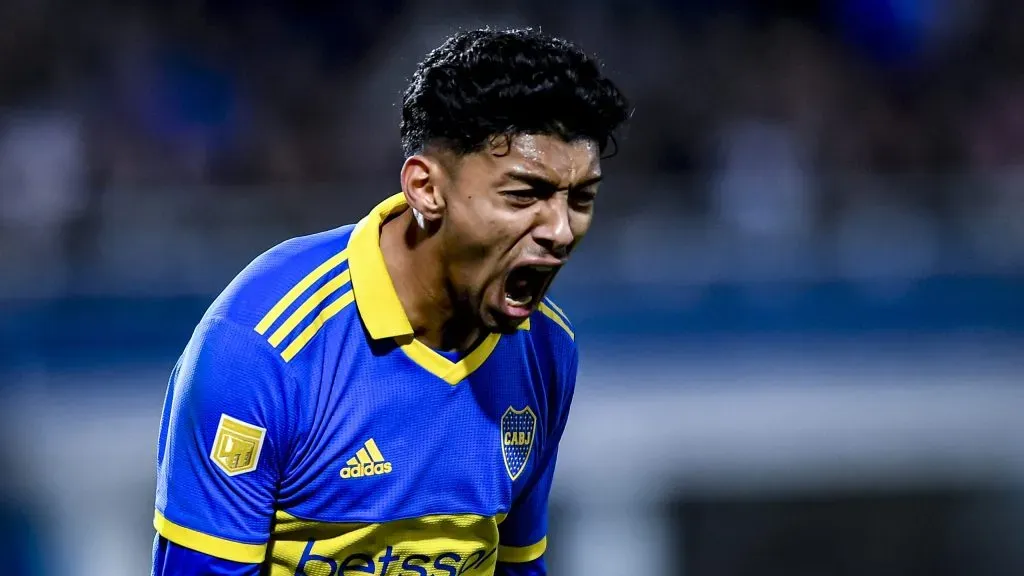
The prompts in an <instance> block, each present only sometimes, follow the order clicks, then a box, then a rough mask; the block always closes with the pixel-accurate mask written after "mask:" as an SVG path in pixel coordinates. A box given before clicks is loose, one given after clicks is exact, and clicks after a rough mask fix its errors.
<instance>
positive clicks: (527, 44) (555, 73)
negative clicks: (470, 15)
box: [401, 28, 630, 156]
mask: <svg viewBox="0 0 1024 576" xmlns="http://www.w3.org/2000/svg"><path fill="white" fill-rule="evenodd" d="M629 115H630V105H629V102H628V101H627V100H626V98H625V97H624V96H623V95H622V92H621V91H620V90H619V89H618V88H617V87H616V86H615V84H614V83H612V81H611V80H609V79H607V78H606V77H604V76H603V75H602V73H601V65H600V63H599V62H598V61H597V60H596V59H595V58H593V57H592V56H590V55H588V54H586V53H585V52H583V50H581V49H580V48H579V47H577V46H576V45H574V44H572V43H571V42H569V41H567V40H564V39H561V38H557V37H553V36H547V35H544V34H542V33H540V32H539V31H536V30H533V29H513V30H493V29H490V28H483V29H478V30H472V31H466V32H460V33H457V34H455V35H453V36H451V37H450V38H448V40H447V41H445V42H444V43H443V44H442V45H441V46H439V47H437V48H435V49H434V50H432V51H431V52H430V53H429V54H427V56H426V57H425V58H424V59H423V61H422V62H420V64H419V66H418V67H417V69H416V73H415V74H414V75H413V78H412V81H411V82H410V83H409V86H408V88H407V89H406V91H405V94H404V97H403V98H402V126H401V132H402V149H403V151H404V152H405V154H406V156H411V155H413V154H417V153H420V152H422V151H423V150H424V149H425V148H426V147H427V146H435V145H436V146H442V147H443V148H444V149H446V150H449V151H452V152H455V153H457V154H467V153H471V152H476V151H479V150H482V149H483V148H484V146H485V145H486V144H487V143H489V142H491V141H492V138H494V137H495V136H502V135H504V136H509V137H511V136H514V135H515V134H550V135H556V136H559V137H560V138H562V139H564V140H565V141H567V142H571V141H573V140H576V139H580V138H585V139H590V140H593V141H595V142H596V143H597V145H598V146H599V147H600V150H601V151H602V153H603V152H604V151H605V149H606V147H607V146H608V144H609V142H614V132H615V131H616V130H617V129H618V128H619V127H620V126H621V125H622V124H623V123H624V122H625V121H626V119H627V118H628V117H629Z"/></svg>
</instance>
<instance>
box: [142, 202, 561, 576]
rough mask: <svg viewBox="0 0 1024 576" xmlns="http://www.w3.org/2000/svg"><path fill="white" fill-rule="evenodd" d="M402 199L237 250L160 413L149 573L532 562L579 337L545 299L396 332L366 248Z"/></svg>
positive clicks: (436, 572) (541, 537)
mask: <svg viewBox="0 0 1024 576" xmlns="http://www.w3.org/2000/svg"><path fill="white" fill-rule="evenodd" d="M405 209H407V205H406V204H405V202H404V199H403V197H402V195H398V196H394V197H392V198H389V199H387V200H385V201H384V202H382V203H381V204H380V205H378V206H377V207H376V208H374V210H373V211H372V212H371V213H370V214H369V215H368V216H367V217H365V218H364V219H363V220H361V221H360V222H359V223H358V224H356V225H354V226H345V227H341V228H338V229H335V230H331V231H327V232H323V233H320V234H316V235H313V236H307V237H303V238H297V239H293V240H290V241H288V242H285V243H283V244H281V245H279V246H277V247H275V248H273V249H272V250H270V251H269V252H267V253H266V254H263V255H262V256H260V257H259V258H257V259H256V260H255V261H254V262H253V263H252V264H251V265H249V266H248V267H247V268H246V269H245V270H244V271H243V272H242V273H241V274H240V275H239V276H238V277H237V278H236V279H235V280H234V281H233V282H232V283H231V284H230V285H229V286H228V287H227V288H226V289H225V291H224V292H223V293H222V294H221V295H220V296H219V297H218V298H217V300H216V301H215V302H214V303H213V305H212V306H211V307H210V309H209V310H208V311H207V313H206V314H205V316H204V317H203V319H202V321H201V322H200V323H199V325H198V327H197V328H196V330H195V332H194V334H193V336H192V338H191V340H190V341H189V343H188V345H187V347H186V349H185V351H184V353H183V354H182V356H181V357H180V359H179V360H178V363H177V364H176V366H175V368H174V371H173V374H172V375H171V378H170V384H169V386H168V391H167V397H166V401H165V405H164V410H163V418H162V422H161V427H160V437H159V447H158V462H157V493H156V513H155V520H154V524H155V527H156V530H157V532H158V535H157V538H156V545H155V550H154V573H155V574H202V573H210V574H239V575H241V574H267V573H269V574H271V575H273V576H278V575H281V576H283V575H301V574H305V575H310V576H312V575H318V576H327V575H336V576H342V575H348V574H375V575H378V576H382V575H399V574H401V575H409V576H412V575H419V576H441V575H443V576H457V575H461V574H470V575H473V576H482V575H489V574H526V573H530V574H543V573H545V568H544V558H543V555H544V551H545V548H546V545H547V506H548V493H549V491H550V487H551V480H552V474H553V472H554V468H555V458H556V454H557V451H558V442H559V438H560V437H561V435H562V431H563V429H564V427H565V424H566V418H567V415H568V410H569V404H570V400H571V398H572V394H573V389H574V387H575V378H576V368H577V359H578V356H577V350H576V346H575V342H574V335H573V332H572V329H571V327H570V324H569V322H568V320H567V319H566V317H565V316H564V314H563V313H562V312H561V310H559V309H558V308H557V307H556V306H555V305H554V304H553V303H551V302H550V301H549V300H545V301H544V303H543V304H541V305H540V306H539V307H538V310H537V312H536V313H534V314H533V315H532V316H531V317H530V318H529V319H528V320H527V321H526V322H524V323H523V324H522V325H521V326H520V329H519V330H518V331H517V332H516V333H515V334H511V335H500V334H490V335H488V336H487V337H486V338H484V339H483V340H482V341H481V342H480V343H479V344H478V345H477V346H476V347H475V348H473V349H472V350H471V351H469V352H467V353H464V354H454V353H448V352H440V351H436V350H434V349H432V348H430V347H428V346H426V345H424V344H422V343H421V342H419V341H418V340H416V339H414V338H413V331H412V327H411V326H410V323H409V320H408V318H407V317H406V315H405V313H404V311H403V308H402V306H401V303H400V302H399V300H398V296H397V294H396V292H395V289H394V285H393V284H392V281H391V278H390V276H389V275H388V272H387V269H386V267H385V263H384V258H383V255H382V253H381V250H380V228H381V226H382V224H383V222H384V221H385V220H386V219H387V218H388V217H389V216H391V215H393V214H395V213H397V212H399V211H402V210H405Z"/></svg>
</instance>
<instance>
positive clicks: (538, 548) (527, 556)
mask: <svg viewBox="0 0 1024 576" xmlns="http://www.w3.org/2000/svg"><path fill="white" fill-rule="evenodd" d="M547 549H548V537H547V536H545V537H543V538H541V539H540V542H537V543H536V544H530V545H529V546H500V545H499V546H498V562H515V563H522V562H530V561H532V560H536V559H537V558H540V557H541V556H543V555H544V551H545V550H547Z"/></svg>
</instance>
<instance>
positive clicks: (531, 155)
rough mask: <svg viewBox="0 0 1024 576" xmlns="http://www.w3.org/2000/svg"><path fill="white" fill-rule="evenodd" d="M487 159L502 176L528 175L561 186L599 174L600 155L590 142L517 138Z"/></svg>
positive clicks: (538, 135)
mask: <svg viewBox="0 0 1024 576" xmlns="http://www.w3.org/2000/svg"><path fill="white" fill-rule="evenodd" d="M490 156H491V157H492V158H493V159H494V161H495V163H496V164H497V167H499V169H500V170H501V171H502V172H506V171H508V170H515V171H518V172H529V173H531V174H535V175H537V176H541V177H543V178H545V179H548V180H551V181H553V182H558V183H559V184H561V185H564V186H570V185H572V184H574V183H576V182H579V181H582V180H585V179H588V178H593V177H595V176H599V175H600V174H601V164H600V152H599V150H598V147H597V144H596V143H594V142H593V141H591V140H585V139H580V140H574V141H572V142H566V141H565V140H562V139H561V138H558V137H556V136H548V135H543V134H521V135H518V136H516V137H515V138H513V139H512V142H511V146H509V145H508V144H507V143H504V142H503V143H500V144H498V145H497V146H495V147H493V148H492V154H490Z"/></svg>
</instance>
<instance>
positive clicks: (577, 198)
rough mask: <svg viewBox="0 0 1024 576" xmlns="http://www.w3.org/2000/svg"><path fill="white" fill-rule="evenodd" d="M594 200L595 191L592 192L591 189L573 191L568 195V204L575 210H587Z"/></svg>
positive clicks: (595, 197) (595, 196)
mask: <svg viewBox="0 0 1024 576" xmlns="http://www.w3.org/2000/svg"><path fill="white" fill-rule="evenodd" d="M596 199H597V190H594V189H593V188H585V189H583V190H574V191H573V192H572V194H570V195H569V202H570V203H571V204H572V205H573V206H574V207H576V208H584V209H589V208H590V207H591V206H592V205H593V204H594V200H596Z"/></svg>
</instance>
